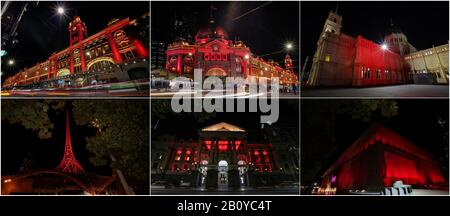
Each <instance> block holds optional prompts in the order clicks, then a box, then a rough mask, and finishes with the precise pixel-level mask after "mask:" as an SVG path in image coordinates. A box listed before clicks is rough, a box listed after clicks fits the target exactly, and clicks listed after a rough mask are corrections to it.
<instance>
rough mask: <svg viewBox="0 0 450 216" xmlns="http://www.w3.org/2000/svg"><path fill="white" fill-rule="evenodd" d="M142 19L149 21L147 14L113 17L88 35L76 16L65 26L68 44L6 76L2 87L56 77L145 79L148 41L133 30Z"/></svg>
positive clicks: (49, 81)
mask: <svg viewBox="0 0 450 216" xmlns="http://www.w3.org/2000/svg"><path fill="white" fill-rule="evenodd" d="M141 21H142V22H143V23H145V22H148V15H144V16H143V17H140V18H138V19H134V20H130V19H129V18H126V19H122V20H119V19H115V20H113V21H111V22H109V23H108V26H107V27H106V28H105V29H103V30H101V31H100V32H97V33H96V34H94V35H91V36H88V34H87V27H86V25H85V23H84V22H83V21H82V20H81V18H80V17H77V16H76V17H74V18H73V20H72V21H71V22H70V23H69V26H68V31H69V37H70V40H69V41H70V43H69V47H67V48H66V49H64V50H61V51H58V52H55V53H53V54H52V55H51V56H50V57H49V58H48V59H47V60H46V61H44V62H40V63H38V64H36V65H35V66H33V67H31V68H28V69H24V70H22V71H20V72H18V73H17V74H16V75H14V76H12V77H9V78H7V79H6V80H5V82H4V83H3V87H9V86H26V85H29V84H32V83H38V82H39V83H42V82H46V86H52V85H55V84H57V82H55V80H64V81H67V82H71V83H72V85H73V84H76V86H83V85H87V84H91V81H92V80H96V81H99V82H102V81H104V82H119V81H128V80H137V79H148V77H149V67H148V56H149V52H148V49H147V47H148V45H145V44H143V43H142V42H141V39H140V38H142V37H141V36H139V32H136V31H139V30H137V29H138V26H139V25H141V24H140V23H141ZM144 25H145V24H144Z"/></svg>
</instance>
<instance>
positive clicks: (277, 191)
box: [151, 187, 299, 195]
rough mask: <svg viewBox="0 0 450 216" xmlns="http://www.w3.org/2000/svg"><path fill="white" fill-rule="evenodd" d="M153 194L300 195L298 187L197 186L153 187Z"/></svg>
mask: <svg viewBox="0 0 450 216" xmlns="http://www.w3.org/2000/svg"><path fill="white" fill-rule="evenodd" d="M151 194H153V195H258V194H261V195H298V194H299V189H298V187H286V188H251V189H246V190H232V189H230V190H225V191H218V190H200V189H195V188H169V189H155V188H152V189H151Z"/></svg>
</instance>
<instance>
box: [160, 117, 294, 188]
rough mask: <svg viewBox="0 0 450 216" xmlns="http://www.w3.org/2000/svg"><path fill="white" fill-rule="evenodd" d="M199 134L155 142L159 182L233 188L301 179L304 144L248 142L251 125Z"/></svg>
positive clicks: (214, 128)
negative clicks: (299, 177) (194, 139)
mask: <svg viewBox="0 0 450 216" xmlns="http://www.w3.org/2000/svg"><path fill="white" fill-rule="evenodd" d="M198 133H199V140H198V141H192V140H190V141H183V140H176V141H174V140H172V141H167V143H165V144H162V143H155V142H154V143H153V145H152V182H153V183H155V182H167V183H170V184H172V185H176V186H189V187H193V188H198V189H208V190H233V189H245V188H255V187H259V186H276V185H282V184H288V183H290V184H294V182H298V176H299V174H298V173H299V163H298V162H299V160H298V157H299V154H298V153H299V152H298V148H295V147H294V148H292V146H298V143H291V144H292V145H290V144H289V142H284V143H248V142H247V135H248V133H247V131H246V130H245V129H243V128H240V127H237V126H235V125H232V124H229V123H226V122H221V123H218V124H214V125H211V126H207V127H205V128H202V129H201V130H199V131H198Z"/></svg>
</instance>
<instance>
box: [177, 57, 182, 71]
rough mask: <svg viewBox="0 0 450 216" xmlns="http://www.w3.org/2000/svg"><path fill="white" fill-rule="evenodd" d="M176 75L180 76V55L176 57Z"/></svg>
mask: <svg viewBox="0 0 450 216" xmlns="http://www.w3.org/2000/svg"><path fill="white" fill-rule="evenodd" d="M177 73H178V74H180V75H181V54H178V57H177Z"/></svg>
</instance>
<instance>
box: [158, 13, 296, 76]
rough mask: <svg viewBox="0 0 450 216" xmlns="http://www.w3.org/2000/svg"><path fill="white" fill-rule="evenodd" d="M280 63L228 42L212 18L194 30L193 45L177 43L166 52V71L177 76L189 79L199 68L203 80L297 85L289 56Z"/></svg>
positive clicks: (241, 45) (236, 43)
mask: <svg viewBox="0 0 450 216" xmlns="http://www.w3.org/2000/svg"><path fill="white" fill-rule="evenodd" d="M284 64H285V65H284V66H285V68H282V67H281V66H280V65H279V64H278V63H276V62H274V61H272V60H271V61H265V60H263V59H262V58H259V57H255V56H253V55H252V53H251V51H250V48H249V47H247V46H246V45H245V44H244V43H243V42H242V41H231V40H228V36H227V33H226V32H225V31H224V30H223V29H222V28H220V27H218V26H216V25H215V21H214V20H213V19H210V21H209V25H208V26H207V27H205V28H201V29H200V30H199V31H198V33H197V34H196V36H195V42H194V44H190V43H188V42H187V41H185V40H178V41H175V42H173V43H172V44H170V45H169V46H168V49H167V52H166V69H167V70H169V71H170V72H172V73H174V74H176V75H177V76H185V77H190V78H192V77H193V72H194V69H202V72H203V77H209V76H215V77H222V78H223V77H242V78H244V79H246V78H251V77H254V78H256V80H258V79H264V80H269V81H270V80H271V79H272V78H274V77H278V78H279V80H280V84H282V85H292V84H298V82H299V81H298V76H297V74H296V73H295V72H294V71H293V65H292V60H291V58H290V56H289V55H286V56H285V60H284Z"/></svg>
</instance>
